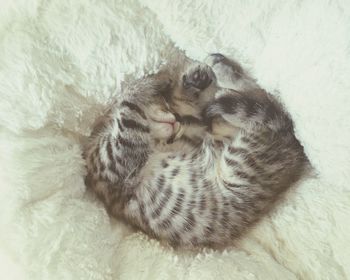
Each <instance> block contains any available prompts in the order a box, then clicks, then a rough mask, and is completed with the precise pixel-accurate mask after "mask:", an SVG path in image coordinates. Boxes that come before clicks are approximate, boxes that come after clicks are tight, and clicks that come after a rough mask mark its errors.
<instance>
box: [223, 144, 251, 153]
mask: <svg viewBox="0 0 350 280" xmlns="http://www.w3.org/2000/svg"><path fill="white" fill-rule="evenodd" d="M227 150H228V152H229V153H230V154H240V155H241V154H246V153H247V152H248V151H247V150H245V149H242V148H235V147H233V146H229V147H228V149H227Z"/></svg>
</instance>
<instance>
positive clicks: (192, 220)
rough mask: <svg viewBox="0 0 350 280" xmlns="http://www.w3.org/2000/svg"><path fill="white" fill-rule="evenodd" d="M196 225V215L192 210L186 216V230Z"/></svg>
mask: <svg viewBox="0 0 350 280" xmlns="http://www.w3.org/2000/svg"><path fill="white" fill-rule="evenodd" d="M195 225H196V219H195V217H194V215H193V214H192V213H191V212H190V213H189V214H188V215H187V217H186V222H185V224H184V225H183V229H184V231H191V230H192V229H193V228H194V227H195Z"/></svg>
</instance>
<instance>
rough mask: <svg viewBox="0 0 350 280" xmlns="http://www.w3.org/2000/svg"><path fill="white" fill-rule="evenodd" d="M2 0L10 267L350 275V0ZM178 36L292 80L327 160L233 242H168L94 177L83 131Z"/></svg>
mask: <svg viewBox="0 0 350 280" xmlns="http://www.w3.org/2000/svg"><path fill="white" fill-rule="evenodd" d="M0 7H1V8H0V166H1V167H0V184H1V189H0V264H1V270H2V273H1V276H0V277H1V279H17V278H19V279H45V280H46V279H49V280H51V279H128V280H129V279H350V223H349V217H350V216H349V215H350V188H349V182H350V176H349V175H350V168H349V167H350V163H349V158H350V147H349V143H350V139H349V138H350V137H349V136H350V117H349V116H350V98H349V96H350V6H349V1H347V0H338V1H323V0H320V1H313V0H304V1H280V0H268V1H244V0H207V1H200V0H192V1H185V0H177V1H173V0H163V1H161V0H159V1H154V0H140V1H139V2H138V1H137V0H129V1H122V0H99V1H93V0H89V1H83V0H79V1H78V0H75V1H69V0H16V1H6V0H4V1H1V3H0ZM179 49H182V50H184V51H185V52H186V54H187V55H188V56H190V57H192V58H195V59H202V58H203V57H204V56H205V55H206V54H207V53H211V52H221V53H224V54H226V55H228V56H231V57H233V58H235V59H237V60H238V61H240V62H242V64H243V65H244V66H245V67H246V68H248V69H249V70H250V71H251V73H252V74H253V76H254V77H256V78H257V80H258V82H259V83H260V84H261V86H263V87H264V88H266V89H268V90H269V91H271V92H275V93H277V92H279V95H280V97H281V99H282V101H283V102H284V103H285V104H286V107H287V108H288V110H289V111H290V112H291V114H292V116H293V117H294V120H295V124H296V131H297V135H298V137H299V139H300V140H301V142H302V143H303V145H304V146H305V149H306V152H307V154H308V156H309V157H310V160H311V162H312V164H313V165H314V167H315V170H316V172H317V174H318V177H317V178H309V179H305V180H304V181H303V182H301V183H300V184H299V186H298V187H297V188H295V189H293V190H292V191H290V192H289V193H288V195H287V198H286V200H285V201H284V202H283V203H282V204H281V205H280V206H279V207H278V209H276V210H275V211H273V212H272V213H271V214H270V215H269V216H268V217H266V218H265V219H264V220H263V221H262V222H261V223H260V224H259V225H258V226H257V227H256V228H255V229H254V230H252V231H251V232H250V233H249V234H248V235H247V236H246V237H245V238H243V239H242V240H240V241H239V242H237V243H235V245H234V246H233V247H232V248H230V249H228V250H226V251H225V252H216V251H211V250H205V251H201V252H198V254H196V253H195V254H190V253H188V252H176V251H174V250H172V249H170V248H168V247H164V246H161V245H160V244H159V243H158V242H157V241H155V240H150V239H149V238H148V237H146V236H145V235H143V234H141V233H138V232H133V231H131V230H130V229H128V227H127V226H125V225H123V224H121V223H120V222H117V221H115V220H110V219H109V217H108V216H107V214H106V212H105V211H104V208H103V207H102V205H101V204H100V203H99V202H98V201H96V200H95V199H94V198H93V197H91V196H89V195H88V194H86V192H85V186H84V182H83V176H84V172H85V171H84V162H83V160H82V157H81V146H80V142H79V141H80V138H81V137H82V136H84V135H85V136H86V135H88V134H89V127H90V125H91V124H92V122H93V120H94V118H96V116H97V115H98V114H99V113H100V112H101V109H102V108H103V105H104V104H106V103H107V102H108V100H109V98H110V97H111V96H113V95H115V94H116V92H117V91H118V90H119V89H120V85H121V82H122V81H123V80H126V79H130V78H131V77H139V76H141V75H143V74H144V73H147V72H151V71H155V70H156V69H157V68H158V67H159V65H160V64H161V63H164V62H166V61H167V59H169V57H171V56H173V55H179Z"/></svg>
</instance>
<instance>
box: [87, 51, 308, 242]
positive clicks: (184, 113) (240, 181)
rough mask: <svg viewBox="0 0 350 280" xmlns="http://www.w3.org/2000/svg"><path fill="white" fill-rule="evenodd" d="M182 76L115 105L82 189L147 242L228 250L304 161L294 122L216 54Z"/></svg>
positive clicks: (94, 139)
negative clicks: (140, 232) (144, 235)
mask: <svg viewBox="0 0 350 280" xmlns="http://www.w3.org/2000/svg"><path fill="white" fill-rule="evenodd" d="M181 67H182V68H183V69H184V71H183V70H182V74H181V75H179V74H178V73H179V72H178V71H179V69H181ZM181 67H180V66H178V67H174V69H176V71H173V70H174V69H172V68H171V67H170V68H169V69H170V70H169V69H168V70H167V71H163V72H162V73H160V74H157V75H153V76H149V77H146V78H143V79H141V80H139V81H137V82H136V83H134V84H133V85H131V86H129V87H127V88H126V89H125V90H124V91H123V96H122V97H121V98H120V99H119V100H117V101H115V103H114V104H112V106H111V107H110V108H109V110H108V111H107V112H106V114H105V115H104V117H103V118H102V120H100V121H99V123H98V124H96V125H95V128H94V131H93V133H92V135H91V137H90V140H89V143H88V144H87V145H86V147H85V150H84V156H85V158H86V163H87V170H88V175H87V178H86V183H87V185H88V187H89V188H90V189H91V190H93V191H94V192H95V193H96V194H97V195H98V197H99V198H100V199H101V200H102V201H103V202H104V204H105V206H106V208H107V210H108V211H109V213H110V214H111V215H113V216H115V217H120V218H123V219H125V220H126V221H128V222H129V223H132V224H133V225H135V226H137V227H138V228H140V229H142V230H143V231H144V232H146V233H148V234H149V235H151V236H154V237H156V238H158V239H161V240H166V241H168V242H169V243H171V244H174V245H181V246H189V247H191V246H203V245H205V246H207V245H209V246H214V245H215V246H224V245H227V244H228V243H230V242H232V240H233V239H235V238H237V237H239V236H240V235H241V234H242V233H243V232H244V231H245V230H246V229H247V228H248V227H249V226H251V225H252V224H253V223H254V222H256V221H257V220H258V219H259V218H260V217H261V216H262V215H263V214H264V213H265V212H266V211H268V210H269V209H270V208H271V206H272V205H273V203H274V202H275V201H276V200H277V198H278V196H279V195H280V194H281V193H283V192H284V191H285V190H286V189H287V188H288V187H290V186H291V185H292V183H294V182H295V181H296V180H298V179H299V178H300V176H301V175H302V172H303V170H304V168H305V166H306V163H307V160H306V157H305V154H304V152H303V148H302V146H301V145H300V143H299V142H298V140H297V139H296V137H295V135H294V130H293V123H292V121H291V119H290V117H289V115H288V114H287V113H286V112H285V111H284V110H283V108H282V106H281V105H280V104H279V103H278V102H277V101H276V100H275V99H274V98H273V97H272V96H271V95H270V94H268V93H266V92H265V91H264V90H262V89H261V88H259V87H258V86H257V85H256V83H255V82H254V81H253V80H252V79H251V78H250V77H248V76H247V75H246V74H245V73H244V71H243V70H242V69H241V68H240V67H239V65H238V64H236V63H235V62H232V61H230V60H228V59H227V58H226V57H224V56H222V55H220V54H214V55H210V56H209V57H208V59H207V61H206V64H200V63H194V62H192V63H190V62H188V61H186V62H184V63H183V65H182V66H181ZM167 72H168V73H167Z"/></svg>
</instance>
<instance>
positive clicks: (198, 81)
mask: <svg viewBox="0 0 350 280" xmlns="http://www.w3.org/2000/svg"><path fill="white" fill-rule="evenodd" d="M212 81H213V71H212V70H211V68H210V67H209V66H208V65H204V64H199V65H195V66H193V67H191V68H190V69H189V70H188V71H187V73H186V74H184V75H183V76H182V85H183V87H184V88H185V89H189V88H196V89H198V90H203V89H206V88H207V87H209V85H210V84H211V82H212Z"/></svg>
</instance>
